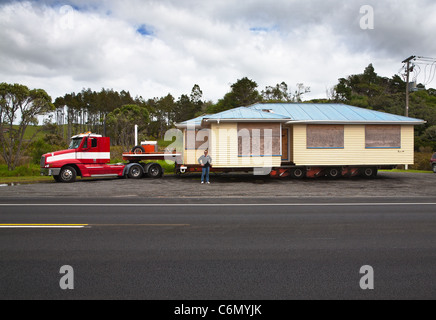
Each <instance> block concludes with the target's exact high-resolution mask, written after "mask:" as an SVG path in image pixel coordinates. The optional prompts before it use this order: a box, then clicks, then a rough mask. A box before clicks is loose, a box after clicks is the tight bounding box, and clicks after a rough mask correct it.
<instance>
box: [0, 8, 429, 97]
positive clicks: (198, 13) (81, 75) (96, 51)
mask: <svg viewBox="0 0 436 320" xmlns="http://www.w3.org/2000/svg"><path fill="white" fill-rule="evenodd" d="M399 2H401V4H399ZM366 4H369V5H372V6H373V7H374V12H375V17H374V18H375V29H374V30H362V29H360V27H359V20H360V18H361V14H360V12H359V10H360V7H361V6H362V5H366ZM72 8H74V9H72ZM435 13H436V4H433V2H432V1H427V0H417V1H415V2H410V1H393V0H387V1H383V2H381V1H377V2H376V1H359V0H350V1H339V0H332V1H320V0H308V1H292V0H286V1H285V0H276V1H273V2H270V3H269V2H265V1H259V0H249V1H236V2H235V1H230V0H219V1H199V0H185V1H178V0H166V1H165V0H161V1H144V0H129V1H114V0H106V1H93V0H91V1H86V2H84V1H80V0H71V1H65V3H61V4H60V3H59V1H54V0H53V1H50V0H46V1H28V2H7V1H1V2H0V52H1V53H0V78H1V81H6V82H18V83H23V84H26V85H28V86H30V87H37V88H43V89H45V90H46V91H47V92H48V93H49V94H50V95H52V97H53V98H56V97H57V96H63V95H64V94H65V93H69V92H73V91H75V92H78V91H80V90H81V89H82V88H88V87H89V88H91V89H93V90H96V91H98V90H100V89H101V88H102V87H105V88H113V89H115V90H128V91H130V92H131V93H132V94H133V95H141V96H143V97H144V98H152V97H160V96H164V95H166V94H167V93H171V94H173V95H174V96H175V97H176V98H177V97H178V96H180V95H181V94H188V93H190V90H191V88H192V87H193V85H194V84H199V85H200V87H201V88H202V90H203V93H204V98H206V99H211V100H214V101H216V100H217V99H219V98H221V97H223V96H224V94H225V93H226V92H227V91H228V90H229V85H230V84H232V83H234V82H235V81H236V80H237V79H240V78H242V77H245V76H247V77H249V78H251V79H253V80H255V81H256V82H257V83H258V84H259V90H262V89H263V88H265V86H267V85H275V84H276V83H280V82H282V81H285V82H286V83H287V84H288V85H289V86H290V87H292V88H295V85H296V83H300V82H303V83H304V84H305V85H307V86H310V87H311V88H312V94H310V96H308V97H309V98H324V97H325V96H326V94H325V91H326V89H327V88H328V87H331V86H333V85H335V84H336V83H337V79H338V78H340V77H346V76H347V75H349V74H355V73H360V72H362V71H363V70H364V68H365V67H366V66H367V65H368V64H369V63H373V64H374V66H375V68H376V72H378V73H379V74H381V75H384V76H392V75H394V74H395V73H397V72H398V70H399V69H400V67H401V61H402V60H403V59H405V58H406V57H408V56H410V55H412V54H418V55H425V56H436V44H435V43H434V42H433V41H432V30H433V28H434V26H435V24H436V23H435V22H434V21H433V19H432V17H433V16H434V14H435ZM138 29H140V31H141V32H137V30H138Z"/></svg>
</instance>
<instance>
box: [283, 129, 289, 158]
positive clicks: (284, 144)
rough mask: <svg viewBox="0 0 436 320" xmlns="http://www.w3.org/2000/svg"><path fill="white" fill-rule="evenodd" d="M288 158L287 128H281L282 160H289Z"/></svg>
mask: <svg viewBox="0 0 436 320" xmlns="http://www.w3.org/2000/svg"><path fill="white" fill-rule="evenodd" d="M290 161H291V159H290V158H289V128H283V129H282V162H290Z"/></svg>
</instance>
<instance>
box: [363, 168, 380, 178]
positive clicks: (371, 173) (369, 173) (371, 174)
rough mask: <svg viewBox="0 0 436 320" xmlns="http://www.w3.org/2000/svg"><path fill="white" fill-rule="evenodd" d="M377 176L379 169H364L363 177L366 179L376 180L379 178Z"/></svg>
mask: <svg viewBox="0 0 436 320" xmlns="http://www.w3.org/2000/svg"><path fill="white" fill-rule="evenodd" d="M377 174H378V170H377V168H373V167H368V168H363V169H362V175H363V176H364V177H365V178H375V177H376V176H377Z"/></svg>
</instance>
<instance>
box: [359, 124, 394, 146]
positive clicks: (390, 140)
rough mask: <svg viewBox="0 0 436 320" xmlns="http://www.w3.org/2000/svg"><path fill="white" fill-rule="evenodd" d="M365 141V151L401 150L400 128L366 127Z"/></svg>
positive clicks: (386, 126) (389, 126)
mask: <svg viewBox="0 0 436 320" xmlns="http://www.w3.org/2000/svg"><path fill="white" fill-rule="evenodd" d="M365 141H366V148H367V149H377V148H380V149H401V126H391V125H367V126H366V128H365Z"/></svg>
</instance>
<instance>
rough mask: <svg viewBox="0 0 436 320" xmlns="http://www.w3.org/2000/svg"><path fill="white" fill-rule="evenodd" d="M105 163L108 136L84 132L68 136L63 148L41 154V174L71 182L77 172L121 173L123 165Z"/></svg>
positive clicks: (94, 175) (101, 174) (107, 153)
mask: <svg viewBox="0 0 436 320" xmlns="http://www.w3.org/2000/svg"><path fill="white" fill-rule="evenodd" d="M109 163H110V138H106V137H103V136H101V135H96V134H91V133H85V134H80V135H77V136H74V137H72V138H71V143H70V146H69V148H68V149H67V150H62V151H57V152H52V153H47V154H44V155H43V156H42V158H41V174H42V175H48V176H53V177H54V179H55V180H56V181H57V182H74V181H75V180H76V178H77V176H81V177H82V178H86V177H120V176H123V174H124V168H125V165H109Z"/></svg>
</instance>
